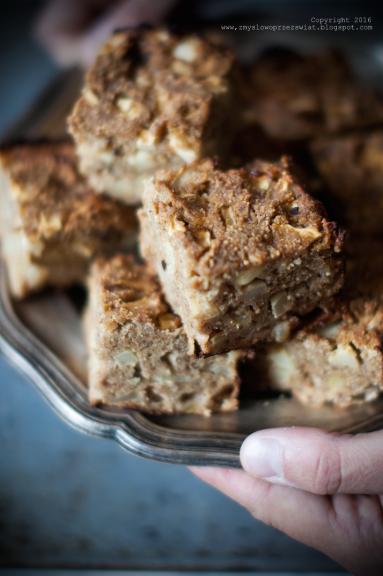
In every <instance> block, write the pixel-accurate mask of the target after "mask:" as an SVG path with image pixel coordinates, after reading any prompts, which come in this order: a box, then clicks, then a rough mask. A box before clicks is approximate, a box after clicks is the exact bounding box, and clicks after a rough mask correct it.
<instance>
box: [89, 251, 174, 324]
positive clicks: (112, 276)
mask: <svg viewBox="0 0 383 576" xmlns="http://www.w3.org/2000/svg"><path fill="white" fill-rule="evenodd" d="M91 276H92V278H93V281H94V282H95V283H96V284H97V285H98V286H99V290H100V291H101V299H102V301H103V305H104V312H105V313H106V314H107V318H108V321H107V322H108V329H110V330H118V327H119V326H121V325H124V324H125V323H126V322H128V321H130V320H132V319H134V320H135V321H137V322H148V323H151V324H153V325H154V326H157V327H159V326H160V323H161V321H163V322H165V323H167V326H168V328H169V329H176V328H179V327H180V325H181V322H180V320H179V318H178V316H176V315H175V314H172V313H171V310H170V308H169V306H168V305H167V304H166V302H165V300H164V297H163V295H162V292H161V287H160V285H159V283H158V280H157V278H156V277H155V276H154V275H153V274H151V273H150V272H149V271H148V269H147V268H146V267H145V266H144V265H143V264H138V263H137V262H136V261H135V259H134V257H133V256H131V255H126V254H116V255H114V256H113V257H112V258H98V259H97V260H96V261H95V262H94V264H93V266H92V270H91Z"/></svg>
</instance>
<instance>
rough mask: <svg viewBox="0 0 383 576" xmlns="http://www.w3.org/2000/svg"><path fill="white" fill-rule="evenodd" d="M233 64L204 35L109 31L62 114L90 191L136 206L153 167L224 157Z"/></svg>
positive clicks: (230, 116) (230, 117)
mask: <svg viewBox="0 0 383 576" xmlns="http://www.w3.org/2000/svg"><path fill="white" fill-rule="evenodd" d="M234 69H235V66H234V58H233V55H232V53H231V52H230V51H229V50H228V49H227V48H226V47H224V46H223V45H222V44H221V43H218V42H215V41H213V40H212V39H208V38H203V37H199V36H197V35H181V36H180V35H175V34H171V33H170V32H168V31H166V30H165V29H151V30H135V31H134V30H127V31H119V32H117V33H116V34H114V35H113V36H112V37H111V38H110V40H108V42H106V44H105V45H104V46H103V47H102V48H101V51H100V53H99V54H98V56H97V59H96V61H95V63H94V65H93V66H92V67H91V68H90V70H89V71H88V74H87V76H86V81H85V86H84V89H83V91H82V94H81V97H80V99H79V100H78V102H77V103H76V105H75V107H74V110H73V113H72V115H71V117H70V119H69V130H70V132H71V134H72V135H73V137H74V140H75V142H76V147H77V153H78V155H79V159H80V167H81V170H82V172H83V173H84V174H85V175H86V176H87V178H88V179H89V182H90V183H91V184H92V186H93V187H94V189H95V190H98V191H101V192H105V193H108V194H110V195H112V196H115V197H117V198H118V199H120V200H122V201H124V202H126V203H127V204H137V203H139V202H140V201H141V196H142V190H143V187H144V184H145V181H146V180H147V178H148V177H151V176H152V175H153V174H154V172H155V171H156V170H158V169H160V168H177V167H179V166H181V165H182V164H185V163H186V164H189V163H190V162H192V161H194V160H196V159H199V158H201V157H203V156H211V155H214V154H220V155H224V154H225V151H226V150H227V149H228V148H229V145H230V134H231V130H232V129H231V126H232V125H233V126H234V122H235V120H234V117H233V114H232V110H231V106H232V105H233V94H234V90H233V82H232V77H233V75H234Z"/></svg>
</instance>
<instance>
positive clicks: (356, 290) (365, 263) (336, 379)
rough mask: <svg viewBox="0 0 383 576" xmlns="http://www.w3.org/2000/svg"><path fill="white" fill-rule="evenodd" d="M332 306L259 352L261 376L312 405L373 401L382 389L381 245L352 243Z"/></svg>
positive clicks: (382, 280)
mask: <svg viewBox="0 0 383 576" xmlns="http://www.w3.org/2000/svg"><path fill="white" fill-rule="evenodd" d="M347 255H348V260H347V269H346V283H345V287H344V289H343V291H342V292H341V294H340V295H339V298H338V299H337V300H336V301H335V302H334V305H333V306H332V307H330V308H329V309H328V310H326V311H324V312H323V313H322V314H320V315H319V317H317V318H316V319H315V321H314V322H312V323H311V324H308V325H307V326H306V327H305V328H304V329H302V330H300V331H299V332H298V333H297V334H296V336H295V337H294V338H293V339H291V340H290V341H289V342H286V343H284V344H281V345H272V346H269V347H268V348H265V349H263V350H260V351H259V354H258V356H257V359H256V364H257V365H258V370H259V377H260V378H263V379H265V380H266V382H267V383H268V385H269V386H270V387H271V388H276V389H280V390H291V391H292V393H293V395H294V396H296V397H297V398H298V399H300V400H301V401H302V402H304V403H307V404H312V405H321V404H326V403H329V404H335V405H337V406H340V407H347V406H350V405H351V404H357V403H360V402H368V401H372V400H375V399H376V398H377V397H378V395H379V394H380V393H381V392H382V389H383V345H382V342H383V245H382V243H381V242H372V241H358V242H355V243H353V244H351V245H350V246H349V249H348V254H347Z"/></svg>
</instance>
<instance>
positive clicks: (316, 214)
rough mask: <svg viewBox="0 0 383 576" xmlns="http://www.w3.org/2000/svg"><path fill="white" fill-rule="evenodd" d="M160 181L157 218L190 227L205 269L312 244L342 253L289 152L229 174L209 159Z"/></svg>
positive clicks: (254, 261)
mask: <svg viewBox="0 0 383 576" xmlns="http://www.w3.org/2000/svg"><path fill="white" fill-rule="evenodd" d="M155 185H156V186H157V187H158V190H159V192H158V194H157V198H158V204H157V207H158V210H159V211H160V212H159V218H162V219H167V220H168V221H169V225H170V227H172V226H173V227H176V228H183V229H184V230H185V236H186V240H185V242H187V243H188V247H189V249H190V250H191V251H192V252H193V254H194V256H195V258H196V259H198V260H199V269H200V270H201V271H205V273H207V274H212V273H216V274H218V273H224V272H225V271H227V270H230V269H232V268H233V266H234V267H235V268H237V269H238V268H239V269H241V268H243V269H246V268H247V267H249V266H252V265H261V264H263V263H264V262H269V261H270V260H272V259H276V258H283V257H290V256H291V255H294V254H298V253H300V252H303V251H304V250H305V249H306V248H307V247H309V246H311V249H312V251H313V252H316V251H318V252H320V251H322V250H323V249H324V248H326V247H328V248H330V249H331V250H335V251H340V245H341V241H342V240H341V235H337V232H336V229H335V226H334V225H333V224H332V223H330V222H328V221H327V220H326V218H325V212H324V209H323V207H322V206H321V205H320V204H319V203H318V202H317V201H315V200H313V199H312V198H311V197H310V196H308V195H307V194H306V193H305V192H304V190H303V189H302V187H301V186H300V184H299V181H298V180H297V179H296V178H295V176H294V174H293V173H292V171H291V169H290V165H289V162H288V160H287V158H282V159H281V161H280V162H278V163H269V162H264V161H256V162H255V163H253V164H252V165H251V166H249V167H248V168H243V169H238V170H230V171H228V172H222V171H220V170H217V169H215V168H214V165H213V163H212V162H211V161H210V160H206V161H205V162H203V163H199V164H197V165H194V166H190V167H183V168H181V169H180V170H179V171H178V172H177V173H175V172H166V173H163V174H159V175H158V176H157V178H156V184H155ZM155 206H156V205H155ZM201 273H202V272H201Z"/></svg>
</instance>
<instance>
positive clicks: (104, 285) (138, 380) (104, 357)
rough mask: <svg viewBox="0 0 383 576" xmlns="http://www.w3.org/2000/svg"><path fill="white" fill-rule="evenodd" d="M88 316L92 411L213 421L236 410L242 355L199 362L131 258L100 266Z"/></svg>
mask: <svg viewBox="0 0 383 576" xmlns="http://www.w3.org/2000/svg"><path fill="white" fill-rule="evenodd" d="M89 292H90V301H89V308H88V311H87V316H86V336H87V343H88V350H89V393H90V399H91V401H92V402H93V403H95V404H98V403H101V404H109V405H115V406H124V407H128V408H137V409H140V410H143V411H146V412H157V413H194V414H203V415H209V414H210V413H211V412H224V411H230V410H234V409H236V408H237V405H238V390H239V377H238V370H237V367H238V363H239V361H240V359H241V358H242V356H243V354H242V353H241V352H230V353H228V354H224V355H220V356H215V357H213V358H207V359H193V358H191V357H190V356H189V355H188V350H187V348H188V346H187V338H186V335H185V333H184V330H183V328H182V324H181V320H180V318H179V317H178V316H177V315H175V314H174V313H173V312H172V311H171V310H170V308H169V306H168V305H167V304H166V302H165V300H164V297H163V295H162V292H161V289H160V286H159V283H158V280H157V279H156V277H155V276H153V275H152V274H150V273H149V272H148V270H147V269H146V268H145V267H144V266H143V265H142V264H138V263H137V262H135V261H134V259H133V257H132V256H125V255H115V256H114V257H112V258H110V259H105V258H104V259H99V260H97V261H96V262H95V263H94V265H93V267H92V271H91V275H90V279H89Z"/></svg>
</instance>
